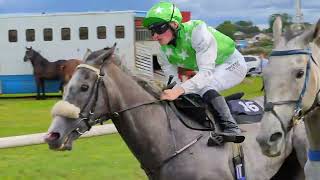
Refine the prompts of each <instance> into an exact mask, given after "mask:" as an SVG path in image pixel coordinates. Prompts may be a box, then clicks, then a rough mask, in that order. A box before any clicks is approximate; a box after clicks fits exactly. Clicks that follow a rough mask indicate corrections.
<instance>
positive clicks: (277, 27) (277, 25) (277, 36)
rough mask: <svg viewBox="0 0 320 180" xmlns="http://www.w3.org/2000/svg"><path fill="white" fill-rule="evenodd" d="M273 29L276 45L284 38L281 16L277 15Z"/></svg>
mask: <svg viewBox="0 0 320 180" xmlns="http://www.w3.org/2000/svg"><path fill="white" fill-rule="evenodd" d="M272 30H273V38H274V44H275V46H276V45H278V44H279V43H280V41H281V39H282V37H281V35H282V21H281V17H280V16H277V17H276V19H275V20H274V22H273V26H272Z"/></svg>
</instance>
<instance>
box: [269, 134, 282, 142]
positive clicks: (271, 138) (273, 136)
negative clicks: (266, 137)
mask: <svg viewBox="0 0 320 180" xmlns="http://www.w3.org/2000/svg"><path fill="white" fill-rule="evenodd" d="M281 137H282V133H281V132H276V133H274V134H272V135H271V137H270V142H274V141H277V140H279V139H280V138H281Z"/></svg>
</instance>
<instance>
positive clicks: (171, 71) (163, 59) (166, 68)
mask: <svg viewBox="0 0 320 180" xmlns="http://www.w3.org/2000/svg"><path fill="white" fill-rule="evenodd" d="M158 63H159V65H160V66H161V69H162V71H163V73H164V75H165V77H166V82H168V79H169V76H170V75H173V79H172V82H176V83H177V84H180V83H181V81H180V79H179V77H178V67H177V66H175V65H173V64H170V63H169V61H168V58H167V56H166V54H165V53H164V52H163V51H161V50H160V57H159V59H158Z"/></svg>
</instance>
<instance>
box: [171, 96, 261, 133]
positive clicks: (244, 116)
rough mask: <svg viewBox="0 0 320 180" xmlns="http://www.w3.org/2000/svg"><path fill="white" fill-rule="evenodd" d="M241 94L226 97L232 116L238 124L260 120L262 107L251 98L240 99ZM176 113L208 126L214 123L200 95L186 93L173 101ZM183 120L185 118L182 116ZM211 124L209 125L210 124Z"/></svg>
mask: <svg viewBox="0 0 320 180" xmlns="http://www.w3.org/2000/svg"><path fill="white" fill-rule="evenodd" d="M242 95H243V94H241V95H239V93H236V94H233V95H230V96H228V97H226V100H227V104H228V106H229V108H230V111H231V114H232V116H233V117H234V118H235V120H236V121H237V123H238V124H249V123H255V122H260V120H261V118H262V114H263V108H262V107H261V106H260V105H259V104H258V103H256V102H254V101H251V100H242V99H239V98H241V97H242ZM174 105H175V109H176V111H178V112H176V113H179V114H180V116H181V115H182V116H186V117H188V118H187V119H190V120H191V121H194V122H197V123H198V124H200V125H202V126H204V127H207V128H209V126H210V127H212V124H211V123H213V124H214V122H213V119H212V118H210V117H213V116H212V115H211V114H209V112H210V110H209V109H210V108H208V105H207V104H206V103H205V102H204V101H203V99H202V98H201V96H199V95H197V94H186V95H183V96H181V97H180V98H178V99H176V100H175V101H174ZM182 119H183V121H190V120H185V119H186V118H182ZM210 124H211V125H210Z"/></svg>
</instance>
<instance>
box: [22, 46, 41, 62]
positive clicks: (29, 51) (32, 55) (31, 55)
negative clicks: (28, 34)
mask: <svg viewBox="0 0 320 180" xmlns="http://www.w3.org/2000/svg"><path fill="white" fill-rule="evenodd" d="M38 54H39V53H38V52H37V51H35V50H33V49H32V46H31V47H29V48H28V47H26V53H25V55H24V58H23V61H24V62H27V61H31V60H32V59H35V57H36V56H37V55H38Z"/></svg>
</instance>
